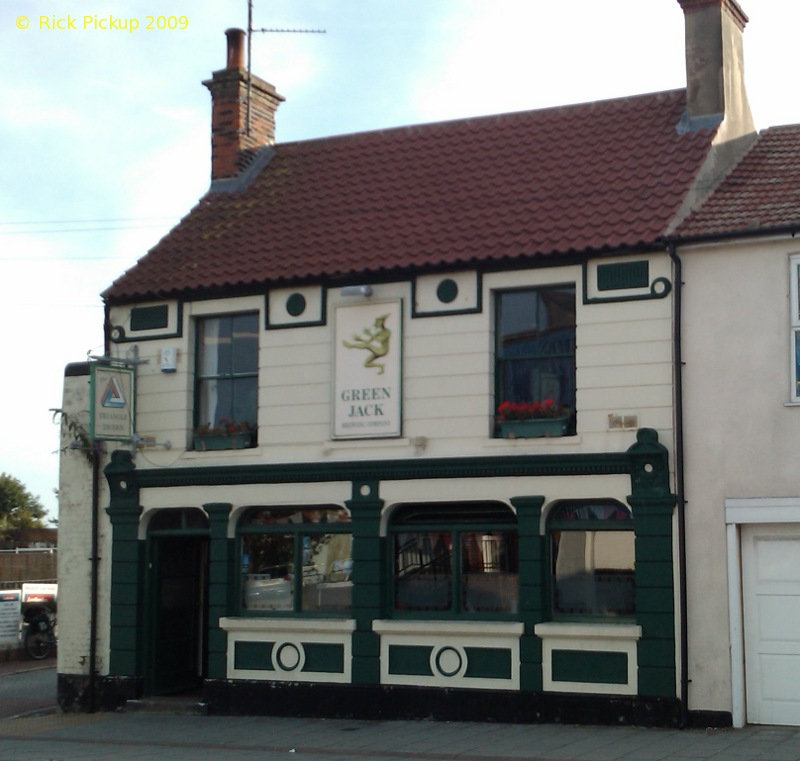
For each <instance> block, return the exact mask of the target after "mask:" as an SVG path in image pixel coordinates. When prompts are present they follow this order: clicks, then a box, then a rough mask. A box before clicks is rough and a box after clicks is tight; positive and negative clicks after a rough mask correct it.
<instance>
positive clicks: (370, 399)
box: [333, 302, 403, 439]
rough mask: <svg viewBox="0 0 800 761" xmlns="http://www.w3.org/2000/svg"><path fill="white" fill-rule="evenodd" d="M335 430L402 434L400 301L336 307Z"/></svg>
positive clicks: (354, 434)
mask: <svg viewBox="0 0 800 761" xmlns="http://www.w3.org/2000/svg"><path fill="white" fill-rule="evenodd" d="M335 320H336V332H335V336H336V338H335V341H336V346H335V351H334V356H335V362H336V383H335V386H334V394H335V397H334V400H333V407H334V416H333V418H334V419H333V436H334V438H337V439H348V438H349V439H354V438H378V437H388V436H400V434H401V428H402V420H401V416H400V400H401V378H402V374H401V366H400V351H401V347H402V329H403V315H402V309H401V306H400V302H388V303H379V304H361V305H359V306H347V307H338V308H337V309H336V318H335Z"/></svg>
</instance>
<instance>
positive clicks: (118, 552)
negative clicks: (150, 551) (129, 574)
mask: <svg viewBox="0 0 800 761" xmlns="http://www.w3.org/2000/svg"><path fill="white" fill-rule="evenodd" d="M141 544H142V543H141V542H139V541H134V542H114V560H115V561H122V562H128V563H138V562H139V552H140V548H141Z"/></svg>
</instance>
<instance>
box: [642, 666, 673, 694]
mask: <svg viewBox="0 0 800 761" xmlns="http://www.w3.org/2000/svg"><path fill="white" fill-rule="evenodd" d="M639 694H640V695H652V696H654V697H666V698H674V697H675V669H674V668H652V667H649V666H639Z"/></svg>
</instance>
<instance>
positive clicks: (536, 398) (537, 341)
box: [495, 284, 575, 434]
mask: <svg viewBox="0 0 800 761" xmlns="http://www.w3.org/2000/svg"><path fill="white" fill-rule="evenodd" d="M495 304H496V315H495V335H496V350H495V357H496V367H495V371H496V372H495V378H496V384H497V391H496V408H497V411H498V420H501V419H502V418H504V417H506V418H508V417H509V415H508V414H504V413H507V412H510V414H511V416H513V417H516V418H524V417H526V416H527V415H528V414H530V416H532V417H534V418H536V417H539V416H542V415H544V416H551V415H552V412H551V411H552V410H553V409H556V410H559V411H560V412H562V413H563V415H565V416H566V418H567V419H566V421H565V423H564V429H563V430H564V432H565V433H568V434H570V433H574V432H575V285H574V284H569V285H557V286H546V287H540V288H523V289H518V290H511V291H500V292H498V293H497V294H496V301H495ZM509 408H511V409H510V410H509ZM542 410H544V412H542ZM517 413H518V414H517Z"/></svg>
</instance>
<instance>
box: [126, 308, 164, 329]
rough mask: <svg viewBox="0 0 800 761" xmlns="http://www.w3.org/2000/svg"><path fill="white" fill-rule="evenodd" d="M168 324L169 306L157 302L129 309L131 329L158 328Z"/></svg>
mask: <svg viewBox="0 0 800 761" xmlns="http://www.w3.org/2000/svg"><path fill="white" fill-rule="evenodd" d="M168 325H169V306H168V305H167V304H159V305H158V306H153V307H134V308H133V309H131V330H132V331H136V330H158V329H159V328H166V327H167V326H168Z"/></svg>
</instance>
